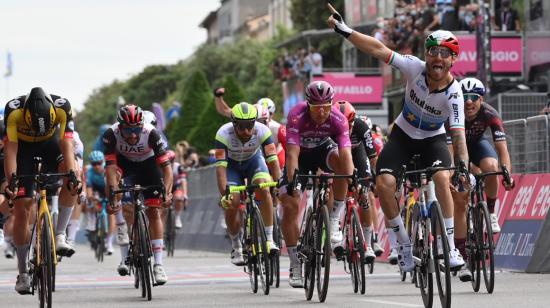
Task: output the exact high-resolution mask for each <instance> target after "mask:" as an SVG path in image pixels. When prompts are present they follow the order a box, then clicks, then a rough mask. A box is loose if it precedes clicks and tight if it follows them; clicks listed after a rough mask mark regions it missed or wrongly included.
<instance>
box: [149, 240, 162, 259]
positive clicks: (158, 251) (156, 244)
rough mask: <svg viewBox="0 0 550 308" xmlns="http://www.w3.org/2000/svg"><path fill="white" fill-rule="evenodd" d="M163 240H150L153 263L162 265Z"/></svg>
mask: <svg viewBox="0 0 550 308" xmlns="http://www.w3.org/2000/svg"><path fill="white" fill-rule="evenodd" d="M163 241H164V240H163V239H158V240H151V246H152V247H153V256H154V257H155V265H162V246H163Z"/></svg>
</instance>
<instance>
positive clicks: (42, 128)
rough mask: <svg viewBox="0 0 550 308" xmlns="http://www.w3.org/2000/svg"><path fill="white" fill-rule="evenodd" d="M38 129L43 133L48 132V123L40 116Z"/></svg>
mask: <svg viewBox="0 0 550 308" xmlns="http://www.w3.org/2000/svg"><path fill="white" fill-rule="evenodd" d="M38 130H39V131H40V133H41V134H43V133H45V132H46V124H45V120H44V118H38Z"/></svg>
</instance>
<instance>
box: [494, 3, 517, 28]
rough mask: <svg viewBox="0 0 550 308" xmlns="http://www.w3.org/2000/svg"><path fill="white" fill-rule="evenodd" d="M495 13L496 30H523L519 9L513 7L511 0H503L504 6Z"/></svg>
mask: <svg viewBox="0 0 550 308" xmlns="http://www.w3.org/2000/svg"><path fill="white" fill-rule="evenodd" d="M495 15H496V16H495V24H496V25H495V26H496V27H495V28H496V30H500V31H521V27H520V24H519V16H518V11H516V10H515V9H513V8H512V7H511V5H510V0H503V1H502V7H501V8H500V10H498V11H497V13H496V14H495Z"/></svg>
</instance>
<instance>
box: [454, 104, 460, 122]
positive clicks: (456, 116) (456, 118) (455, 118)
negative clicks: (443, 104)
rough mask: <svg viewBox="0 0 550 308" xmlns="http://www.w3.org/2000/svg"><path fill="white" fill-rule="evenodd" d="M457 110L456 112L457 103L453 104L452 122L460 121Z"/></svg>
mask: <svg viewBox="0 0 550 308" xmlns="http://www.w3.org/2000/svg"><path fill="white" fill-rule="evenodd" d="M458 116H459V112H458V104H453V122H454V123H459V122H460V119H459V117H458Z"/></svg>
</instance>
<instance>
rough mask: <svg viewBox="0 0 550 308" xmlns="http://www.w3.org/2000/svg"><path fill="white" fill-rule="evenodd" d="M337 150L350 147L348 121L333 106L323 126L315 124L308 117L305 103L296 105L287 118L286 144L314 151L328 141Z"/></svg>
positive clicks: (335, 106) (336, 107)
mask: <svg viewBox="0 0 550 308" xmlns="http://www.w3.org/2000/svg"><path fill="white" fill-rule="evenodd" d="M331 138H332V140H334V141H335V142H336V143H337V144H338V148H340V149H341V148H346V147H348V148H349V147H351V142H350V138H349V127H348V120H347V119H346V118H345V117H344V115H343V114H342V113H341V112H340V110H339V108H338V106H337V105H336V104H334V105H333V106H332V109H331V111H330V116H329V118H328V119H327V120H326V121H325V123H323V124H317V123H315V121H313V119H312V118H311V117H310V116H309V112H308V106H307V103H306V102H302V103H299V104H297V105H296V106H294V107H293V108H292V110H290V112H289V113H288V117H287V133H286V142H287V144H294V145H299V146H300V149H301V150H306V151H307V150H311V149H314V148H316V147H318V146H320V145H322V144H324V143H325V142H328V141H329V140H330V139H331Z"/></svg>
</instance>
